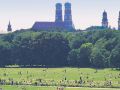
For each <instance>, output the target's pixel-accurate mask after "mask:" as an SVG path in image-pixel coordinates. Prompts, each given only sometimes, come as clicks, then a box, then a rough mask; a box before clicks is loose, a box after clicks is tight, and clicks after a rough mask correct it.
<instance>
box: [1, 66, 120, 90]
mask: <svg viewBox="0 0 120 90" xmlns="http://www.w3.org/2000/svg"><path fill="white" fill-rule="evenodd" d="M81 79H82V82H80V81H81ZM3 80H5V84H7V85H9V84H11V82H12V83H13V84H14V85H16V84H20V85H37V86H68V87H69V86H72V87H73V86H76V87H84V86H85V87H88V86H91V87H95V88H96V87H107V88H109V87H118V88H120V71H117V70H112V69H100V70H97V71H96V70H95V69H91V68H0V81H3ZM109 83H111V85H110V84H109ZM8 88H11V87H8ZM14 88H15V87H14ZM27 88H29V87H27ZM30 88H32V87H30ZM33 88H36V90H39V88H37V87H33ZM52 89H54V88H52ZM5 90H6V89H5ZM12 90H14V89H12ZM17 90H19V88H18V89H17ZM20 90H21V89H20ZM29 90H33V89H29ZM34 90H35V89H34ZM40 90H42V88H40ZM44 90H48V89H45V88H44ZM50 90H51V89H50ZM65 90H73V89H69V88H68V89H65ZM74 90H78V89H77V88H76V89H75V88H74Z"/></svg>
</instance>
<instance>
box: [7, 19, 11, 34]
mask: <svg viewBox="0 0 120 90" xmlns="http://www.w3.org/2000/svg"><path fill="white" fill-rule="evenodd" d="M7 31H8V32H11V31H12V27H11V24H10V21H9V24H8V28H7Z"/></svg>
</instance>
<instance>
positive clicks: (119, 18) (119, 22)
mask: <svg viewBox="0 0 120 90" xmlns="http://www.w3.org/2000/svg"><path fill="white" fill-rule="evenodd" d="M118 30H120V11H119V17H118Z"/></svg>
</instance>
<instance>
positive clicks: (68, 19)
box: [55, 3, 73, 28]
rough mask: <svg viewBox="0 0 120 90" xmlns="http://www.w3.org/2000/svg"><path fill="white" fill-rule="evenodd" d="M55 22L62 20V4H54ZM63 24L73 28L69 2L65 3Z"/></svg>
mask: <svg viewBox="0 0 120 90" xmlns="http://www.w3.org/2000/svg"><path fill="white" fill-rule="evenodd" d="M55 22H63V16H62V4H61V3H57V4H56V19H55ZM64 24H65V26H66V28H73V22H72V14H71V3H65V15H64Z"/></svg>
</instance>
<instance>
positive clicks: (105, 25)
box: [102, 10, 108, 28]
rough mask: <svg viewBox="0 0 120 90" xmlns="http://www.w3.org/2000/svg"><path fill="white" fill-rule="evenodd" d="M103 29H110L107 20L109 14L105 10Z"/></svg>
mask: <svg viewBox="0 0 120 90" xmlns="http://www.w3.org/2000/svg"><path fill="white" fill-rule="evenodd" d="M102 27H104V28H108V18H107V12H106V11H105V10H104V12H103V18H102Z"/></svg>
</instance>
